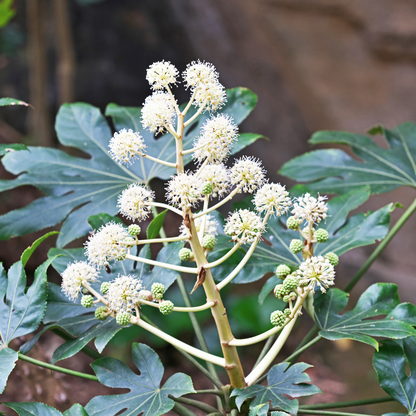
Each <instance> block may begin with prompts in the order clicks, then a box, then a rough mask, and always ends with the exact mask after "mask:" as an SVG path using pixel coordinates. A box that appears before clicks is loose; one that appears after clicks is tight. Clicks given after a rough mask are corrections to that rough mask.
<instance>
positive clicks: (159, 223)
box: [146, 210, 168, 240]
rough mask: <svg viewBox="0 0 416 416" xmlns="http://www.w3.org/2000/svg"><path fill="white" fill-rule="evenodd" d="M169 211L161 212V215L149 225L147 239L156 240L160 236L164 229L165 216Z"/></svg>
mask: <svg viewBox="0 0 416 416" xmlns="http://www.w3.org/2000/svg"><path fill="white" fill-rule="evenodd" d="M167 212H168V211H167V210H165V211H163V212H161V213H160V214H158V215H156V217H155V218H153V221H152V222H151V223H150V224H149V226H148V227H147V232H146V233H147V238H148V239H149V240H151V239H152V238H156V237H157V236H158V235H159V231H160V229H161V228H162V227H163V221H164V219H165V215H166V213H167Z"/></svg>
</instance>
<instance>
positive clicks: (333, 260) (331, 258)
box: [324, 252, 339, 267]
mask: <svg viewBox="0 0 416 416" xmlns="http://www.w3.org/2000/svg"><path fill="white" fill-rule="evenodd" d="M324 258H325V259H327V260H329V262H330V263H331V264H332V265H333V266H334V267H335V266H337V265H338V263H339V257H338V256H337V255H336V254H335V253H332V252H329V253H326V254H325V256H324Z"/></svg>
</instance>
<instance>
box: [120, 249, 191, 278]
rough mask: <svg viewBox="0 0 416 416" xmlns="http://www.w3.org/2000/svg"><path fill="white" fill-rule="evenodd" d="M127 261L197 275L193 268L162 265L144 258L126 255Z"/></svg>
mask: <svg viewBox="0 0 416 416" xmlns="http://www.w3.org/2000/svg"><path fill="white" fill-rule="evenodd" d="M126 259H127V260H134V261H138V262H140V263H145V264H150V265H151V266H158V267H163V268H164V269H170V270H176V271H177V272H183V273H193V274H198V269H197V268H196V267H195V268H194V267H184V266H176V265H174V264H168V263H163V262H160V261H156V260H150V259H145V258H144V257H137V256H133V255H132V254H130V253H127V254H126Z"/></svg>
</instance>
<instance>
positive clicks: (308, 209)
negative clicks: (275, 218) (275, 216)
mask: <svg viewBox="0 0 416 416" xmlns="http://www.w3.org/2000/svg"><path fill="white" fill-rule="evenodd" d="M326 200H327V197H326V196H320V195H318V198H315V197H313V196H311V195H310V194H309V193H306V194H305V195H302V196H301V197H299V198H297V202H296V203H295V204H294V205H293V210H292V215H293V216H295V217H296V218H299V219H301V220H306V221H307V222H308V223H310V224H318V223H319V222H321V220H324V219H325V218H326V217H327V215H326V213H327V211H328V206H327V204H326V202H325V201H326Z"/></svg>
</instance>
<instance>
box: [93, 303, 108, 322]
mask: <svg viewBox="0 0 416 416" xmlns="http://www.w3.org/2000/svg"><path fill="white" fill-rule="evenodd" d="M107 312H108V309H107V306H99V307H98V308H97V309H96V310H95V317H96V319H98V320H99V321H105V320H106V319H107Z"/></svg>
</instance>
